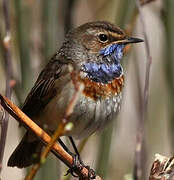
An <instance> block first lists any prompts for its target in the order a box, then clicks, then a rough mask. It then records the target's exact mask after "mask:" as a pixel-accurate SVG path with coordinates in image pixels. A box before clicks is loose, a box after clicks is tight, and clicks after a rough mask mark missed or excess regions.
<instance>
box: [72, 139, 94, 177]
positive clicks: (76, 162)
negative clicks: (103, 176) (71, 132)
mask: <svg viewBox="0 0 174 180" xmlns="http://www.w3.org/2000/svg"><path fill="white" fill-rule="evenodd" d="M69 140H70V142H71V144H72V146H73V149H74V151H75V153H76V155H75V156H74V167H77V168H79V167H80V168H83V167H85V168H87V169H88V176H89V179H95V177H96V174H95V171H94V170H93V169H91V168H90V166H85V164H84V163H83V161H82V159H81V157H80V153H79V151H78V149H77V146H76V144H75V142H74V140H73V138H72V136H69ZM79 163H80V164H79Z"/></svg>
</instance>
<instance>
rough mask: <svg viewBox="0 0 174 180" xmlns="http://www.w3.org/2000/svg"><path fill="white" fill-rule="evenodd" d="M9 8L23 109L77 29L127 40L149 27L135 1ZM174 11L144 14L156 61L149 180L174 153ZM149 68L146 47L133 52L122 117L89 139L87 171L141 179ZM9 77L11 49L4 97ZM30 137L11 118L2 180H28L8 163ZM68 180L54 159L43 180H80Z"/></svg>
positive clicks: (127, 63) (71, 0) (159, 7)
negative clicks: (106, 26) (106, 28)
mask: <svg viewBox="0 0 174 180" xmlns="http://www.w3.org/2000/svg"><path fill="white" fill-rule="evenodd" d="M142 2H143V1H142ZM9 3H10V4H9V5H10V6H9V8H10V11H9V12H10V23H11V35H12V39H11V50H12V65H13V71H14V78H15V80H16V82H17V84H16V86H15V87H14V89H13V94H12V101H13V102H14V103H15V104H17V105H18V106H19V107H21V105H22V103H23V102H24V100H25V97H26V96H27V94H28V92H29V91H30V89H31V88H32V86H33V84H34V82H35V81H36V78H37V76H38V74H39V72H40V71H41V69H42V68H43V67H44V65H45V64H46V63H47V62H48V60H49V58H50V57H51V56H52V55H53V54H54V53H55V51H56V50H58V48H59V47H60V46H61V44H62V42H63V39H64V35H65V34H66V32H67V31H68V30H69V29H71V28H73V27H76V26H78V25H80V24H83V23H85V22H88V21H96V20H107V21H110V22H112V23H114V24H116V25H117V26H120V27H121V28H123V29H124V30H126V32H127V34H131V35H133V36H135V37H139V38H143V29H142V23H141V21H140V19H139V15H138V11H137V9H136V4H135V1H134V0H132V1H130V0H110V1H108V0H95V1H94V0H49V1H48V0H37V1H34V0H14V1H9ZM173 9H174V1H173V0H154V1H153V2H151V3H147V4H144V5H143V7H142V12H143V18H144V20H145V25H146V32H147V35H148V40H149V44H150V51H151V56H152V66H151V74H150V89H149V102H148V109H147V114H146V118H145V143H144V154H143V155H142V157H143V158H142V161H143V164H144V167H143V168H144V169H143V177H144V179H147V177H148V175H149V171H150V168H151V165H152V162H153V160H154V155H155V154H156V153H160V154H162V155H166V156H171V155H173V153H174V123H173V122H174V49H173V48H174V21H173V17H174V11H173ZM0 35H1V38H3V37H4V36H5V35H6V31H5V25H4V16H3V12H2V0H0ZM1 40H2V39H1ZM1 45H2V44H1ZM146 62H147V56H146V51H145V45H144V44H143V43H141V44H138V45H136V44H135V45H133V46H132V47H131V48H130V49H129V51H128V53H127V55H125V57H124V59H123V60H122V63H123V66H124V72H125V80H126V82H125V87H124V93H123V103H122V108H121V112H120V114H119V116H118V117H116V121H115V122H114V124H112V125H110V126H108V127H107V128H106V129H105V131H104V132H99V133H97V134H93V135H92V136H91V137H89V139H88V140H87V142H86V144H85V146H84V147H83V150H82V152H81V155H82V159H83V161H84V162H85V164H86V165H90V167H91V168H93V169H95V170H96V172H97V174H99V175H100V176H101V177H103V178H104V179H107V180H112V179H118V180H119V179H130V178H131V176H132V174H133V168H134V164H135V157H134V154H135V142H136V132H137V124H138V121H139V119H140V118H141V113H140V107H141V100H140V97H141V94H142V92H143V88H144V83H145V67H146ZM4 69H5V62H4V58H3V48H2V46H0V93H2V94H5V70H4ZM23 132H24V129H23V128H22V130H21V128H19V127H18V123H17V122H16V120H14V119H12V118H10V120H9V127H8V134H7V141H6V147H5V154H4V159H3V168H2V172H1V176H0V178H1V179H2V180H11V179H13V180H22V179H24V177H25V173H26V171H25V170H23V169H22V170H21V169H17V168H9V167H7V160H8V158H9V156H10V154H11V153H12V151H13V150H14V149H15V147H16V146H17V144H18V142H19V140H20V139H21V135H22V133H23ZM65 141H67V140H66V139H65ZM67 143H68V141H67ZM76 143H77V144H79V143H80V142H78V141H77V142H76ZM65 173H66V167H65V166H64V165H63V163H62V162H60V161H59V160H58V159H56V158H55V157H54V156H53V155H50V156H49V158H48V160H47V162H46V164H44V165H43V167H42V168H41V169H40V171H39V173H38V174H37V177H36V178H35V179H36V180H41V179H42V180H48V179H52V180H54V179H56V180H58V179H61V180H65V179H66V180H67V179H73V178H69V177H66V178H65V177H64V174H65Z"/></svg>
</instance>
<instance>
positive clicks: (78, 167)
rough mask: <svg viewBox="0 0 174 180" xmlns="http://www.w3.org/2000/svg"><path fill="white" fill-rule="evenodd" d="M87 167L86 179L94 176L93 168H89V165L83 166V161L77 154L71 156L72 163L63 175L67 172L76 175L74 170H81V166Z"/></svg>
mask: <svg viewBox="0 0 174 180" xmlns="http://www.w3.org/2000/svg"><path fill="white" fill-rule="evenodd" d="M84 167H85V168H86V169H88V179H89V180H90V179H95V178H96V173H95V171H94V170H93V169H91V168H90V167H89V166H85V165H84V163H83V162H82V160H81V158H79V156H78V155H74V156H73V165H72V167H71V168H70V169H68V171H67V173H66V174H65V176H67V175H68V174H71V175H72V176H73V177H78V175H76V174H75V172H76V171H81V170H82V169H83V168H84Z"/></svg>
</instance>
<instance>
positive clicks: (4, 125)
mask: <svg viewBox="0 0 174 180" xmlns="http://www.w3.org/2000/svg"><path fill="white" fill-rule="evenodd" d="M2 8H3V15H4V23H5V30H6V35H5V37H4V38H2V37H0V41H1V46H2V51H3V52H2V54H3V57H4V62H5V74H6V90H5V94H6V96H7V97H8V98H9V99H10V98H11V94H12V87H13V86H14V84H15V82H14V81H13V80H12V77H13V70H12V63H11V47H10V40H11V34H10V17H9V2H8V0H3V1H2ZM0 35H1V34H0ZM8 120H9V114H8V113H6V112H5V116H3V118H2V121H1V136H0V144H1V146H0V172H1V169H2V161H3V156H4V149H5V142H6V137H7V129H8Z"/></svg>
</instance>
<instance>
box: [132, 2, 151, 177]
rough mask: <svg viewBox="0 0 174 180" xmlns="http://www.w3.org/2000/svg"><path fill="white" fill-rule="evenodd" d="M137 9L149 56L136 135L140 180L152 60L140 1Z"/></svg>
mask: <svg viewBox="0 0 174 180" xmlns="http://www.w3.org/2000/svg"><path fill="white" fill-rule="evenodd" d="M136 4H137V8H138V11H139V15H140V21H141V24H142V27H143V28H142V29H143V34H144V42H145V48H146V55H147V63H146V72H145V84H144V92H143V96H142V99H141V109H140V114H141V117H140V118H139V122H138V129H137V135H136V149H135V164H134V179H135V180H140V179H141V178H142V172H143V169H142V166H143V163H144V162H142V161H141V160H142V152H143V148H142V146H143V142H144V131H145V129H144V128H145V116H146V112H147V105H148V95H149V77H150V69H151V63H152V58H151V55H150V48H149V43H148V38H147V33H146V27H145V22H144V17H143V14H142V10H141V5H140V1H139V0H137V1H136Z"/></svg>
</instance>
